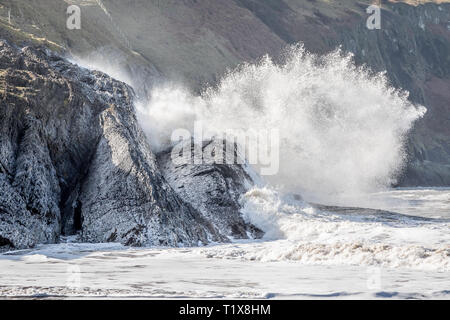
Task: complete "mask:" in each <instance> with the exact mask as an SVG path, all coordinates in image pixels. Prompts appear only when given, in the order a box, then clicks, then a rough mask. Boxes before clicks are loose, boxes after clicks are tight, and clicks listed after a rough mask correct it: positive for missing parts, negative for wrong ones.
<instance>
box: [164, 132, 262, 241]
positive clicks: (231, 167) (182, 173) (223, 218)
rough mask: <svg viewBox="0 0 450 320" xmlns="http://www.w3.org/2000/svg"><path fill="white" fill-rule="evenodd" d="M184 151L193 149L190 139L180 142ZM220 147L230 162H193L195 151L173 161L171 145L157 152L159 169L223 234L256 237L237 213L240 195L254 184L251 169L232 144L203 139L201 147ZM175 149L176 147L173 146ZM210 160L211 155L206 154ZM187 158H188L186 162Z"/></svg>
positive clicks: (205, 149)
mask: <svg viewBox="0 0 450 320" xmlns="http://www.w3.org/2000/svg"><path fill="white" fill-rule="evenodd" d="M182 144H184V146H182V147H180V146H179V148H181V149H185V150H188V149H190V150H195V149H196V147H195V144H194V142H193V141H191V140H189V141H185V142H182ZM220 149H222V152H223V155H222V159H227V157H231V158H230V159H231V161H229V163H234V164H224V161H220V162H219V163H215V162H213V161H210V162H211V163H204V161H205V160H204V159H203V163H202V164H195V162H194V157H195V152H191V154H187V155H183V157H184V159H183V161H182V162H181V163H177V162H176V161H173V160H172V151H173V150H174V149H173V147H171V148H168V149H167V150H165V151H163V152H160V153H159V154H158V163H159V165H160V168H161V171H162V173H163V175H164V177H165V178H166V180H167V181H168V182H169V184H170V185H171V186H172V188H173V189H174V190H175V191H176V192H177V193H178V195H179V196H180V197H181V198H182V199H183V200H184V201H186V202H187V203H189V204H190V205H192V206H193V207H194V208H196V209H198V210H199V212H200V213H201V214H202V215H203V217H204V218H205V219H206V220H208V221H210V222H211V223H212V224H213V225H214V226H215V227H216V228H217V230H219V232H220V233H221V234H222V235H223V236H225V237H231V238H235V239H248V238H258V237H261V236H262V231H260V230H259V229H257V228H256V227H254V226H252V225H249V224H247V223H245V221H244V220H243V218H242V214H241V212H240V209H241V205H240V202H239V200H240V197H241V195H242V194H244V193H245V192H247V191H248V190H249V189H250V188H251V187H253V186H254V185H255V184H257V181H255V180H257V178H255V175H254V174H252V173H251V172H252V171H251V170H252V169H251V168H250V167H249V166H248V165H246V163H245V161H244V160H243V158H242V156H240V155H239V154H238V148H237V146H236V145H235V144H233V145H228V148H227V147H226V146H225V143H223V141H222V140H216V139H215V140H212V141H205V142H204V143H203V146H202V150H203V152H204V153H205V154H208V153H209V154H210V155H211V154H216V153H217V152H220ZM176 150H178V148H177V149H176ZM208 159H211V160H212V157H208ZM186 160H187V161H186Z"/></svg>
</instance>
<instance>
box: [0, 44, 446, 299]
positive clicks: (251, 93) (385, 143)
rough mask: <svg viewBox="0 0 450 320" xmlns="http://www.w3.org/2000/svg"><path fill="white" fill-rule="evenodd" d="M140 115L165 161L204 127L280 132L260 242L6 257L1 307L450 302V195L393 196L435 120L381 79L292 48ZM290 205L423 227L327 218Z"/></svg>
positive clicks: (172, 90) (158, 96) (251, 199)
mask: <svg viewBox="0 0 450 320" xmlns="http://www.w3.org/2000/svg"><path fill="white" fill-rule="evenodd" d="M137 109H138V116H139V119H140V122H141V125H142V126H143V128H144V130H145V131H146V133H147V135H148V137H149V141H150V143H151V144H152V147H153V148H154V149H155V150H160V149H162V148H164V147H165V146H167V144H168V143H169V140H168V139H169V137H170V134H171V132H172V131H173V130H174V129H177V128H186V129H192V125H193V122H194V121H195V120H202V121H203V122H204V124H208V127H207V129H208V130H209V131H211V132H213V133H220V132H221V131H224V130H227V129H248V128H256V129H258V128H278V129H280V134H281V137H282V143H281V152H280V155H281V160H282V161H281V164H280V168H281V170H280V172H279V173H278V174H277V175H276V176H274V177H271V178H270V179H268V180H269V182H271V184H269V185H268V186H266V187H260V188H255V189H253V190H251V191H249V192H248V193H247V194H245V195H244V196H243V198H242V205H243V211H242V212H243V215H244V217H245V219H246V220H247V221H249V222H251V223H253V224H255V225H257V226H258V227H260V228H261V229H262V230H264V231H265V236H264V239H262V240H258V241H244V242H235V243H232V244H227V245H211V246H208V247H201V248H184V249H170V248H165V249H164V248H146V249H131V248H125V247H123V246H121V245H106V244H99V245H88V244H71V243H69V244H59V245H46V246H40V247H39V248H37V249H36V250H27V251H22V252H17V253H13V254H11V255H1V256H0V276H1V278H0V295H6V296H14V295H19V296H20V295H39V294H43V293H45V294H54V295H62V296H82V297H83V296H101V297H105V296H108V297H111V296H120V297H136V296H140V297H200V298H214V297H215V298H218V297H219V298H220V297H228V298H241V297H245V298H272V297H275V298H276V297H284V298H295V297H301V298H305V297H306V298H318V297H319V298H320V297H340V298H346V297H353V298H360V297H363V298H386V297H394V298H449V290H450V280H449V279H450V246H449V243H450V234H449V232H448V230H450V229H449V227H450V221H449V219H450V190H448V189H408V190H401V189H399V190H388V189H387V186H388V185H389V184H390V183H391V182H393V181H395V178H396V175H397V174H398V172H400V170H401V169H402V166H403V163H404V157H405V155H404V140H405V136H406V134H407V132H408V130H409V129H410V128H411V127H412V125H413V123H414V121H415V120H416V119H418V118H419V117H420V116H422V115H423V114H424V112H425V109H424V108H423V107H420V106H413V105H412V104H411V103H409V102H408V100H407V95H406V93H403V92H398V91H395V90H394V89H392V88H391V87H389V85H388V84H387V82H386V78H385V77H384V76H383V75H380V74H378V75H370V73H369V72H368V71H366V70H362V69H360V68H356V67H355V66H354V65H353V64H352V62H351V57H350V56H343V55H342V53H340V52H338V51H337V52H334V53H332V54H329V55H327V56H324V57H317V56H314V55H310V54H308V53H306V52H304V51H303V49H302V48H299V47H295V48H291V49H290V51H288V53H287V56H286V62H285V64H281V65H279V64H275V63H274V62H273V61H271V59H270V58H268V57H266V58H264V59H263V60H261V61H260V62H259V63H258V64H255V65H244V66H241V67H240V68H239V69H237V70H235V71H233V72H230V73H229V74H228V75H227V76H225V77H224V78H223V79H222V81H221V82H220V83H219V85H218V86H217V87H216V88H209V89H206V90H205V92H204V93H203V94H202V96H194V95H192V94H191V93H189V92H188V91H187V90H185V89H184V88H181V87H177V86H176V85H166V86H162V87H158V88H155V89H154V90H153V92H152V99H151V101H150V103H141V104H140V105H139V106H138V108H137ZM275 186H276V187H275ZM289 191H293V192H295V193H300V194H301V195H302V196H303V197H304V198H305V199H307V200H308V201H320V202H323V203H331V204H340V205H358V204H359V205H361V206H365V207H372V208H379V209H384V210H391V211H396V212H399V213H403V214H410V215H415V216H419V217H423V218H426V219H417V218H413V217H405V216H402V215H392V214H389V213H383V212H374V211H371V210H366V209H357V210H343V209H339V208H321V209H319V208H317V207H314V206H312V205H310V204H308V203H307V202H305V201H302V200H298V198H297V197H295V196H291V195H289ZM430 218H439V219H430ZM73 265H76V266H78V267H79V268H80V269H81V275H82V276H81V286H80V287H77V288H69V287H67V283H66V282H67V279H68V278H70V275H68V274H67V272H66V270H67V266H73ZM374 275H375V280H377V279H378V280H379V281H378V285H376V286H374V287H373V286H371V285H369V284H368V283H369V282H370V281H371V279H372V278H373V276H374ZM375 282H377V281H375Z"/></svg>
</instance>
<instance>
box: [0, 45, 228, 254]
mask: <svg viewBox="0 0 450 320" xmlns="http://www.w3.org/2000/svg"><path fill="white" fill-rule="evenodd" d="M132 101H133V92H132V90H131V89H130V88H129V87H128V86H127V85H125V84H124V83H121V82H118V81H115V80H113V79H111V78H110V77H109V76H107V75H105V74H103V73H100V72H95V71H94V72H91V71H89V70H87V69H83V68H80V67H78V66H76V65H73V64H70V63H68V62H67V61H66V60H64V59H62V58H60V57H58V56H56V55H54V54H53V53H51V52H50V51H48V50H46V49H43V48H32V47H25V48H23V49H19V48H15V47H13V46H11V45H9V44H8V43H6V42H4V41H1V42H0V130H1V132H0V247H4V248H26V247H31V246H33V245H35V244H37V243H54V242H57V241H58V239H59V236H60V234H61V233H62V234H74V233H76V232H80V237H81V240H82V241H88V242H105V241H117V242H121V243H124V244H127V245H135V246H139V245H186V246H189V245H197V244H198V243H199V242H201V243H207V242H208V241H211V240H212V241H225V240H226V239H225V238H224V237H222V236H220V235H219V233H218V232H217V231H216V230H215V228H214V227H213V226H212V225H211V224H210V223H209V222H207V221H206V220H205V219H204V218H203V216H202V215H200V214H199V213H198V212H197V211H196V210H195V209H194V208H192V207H191V206H190V205H189V204H186V203H185V202H184V201H183V200H182V199H180V197H179V196H178V195H177V194H176V193H175V192H174V191H173V190H172V188H171V187H170V186H169V184H167V182H166V181H165V180H164V178H163V177H162V175H161V173H160V172H159V170H158V167H157V163H156V158H155V156H154V155H153V154H152V152H151V150H150V147H149V145H148V143H147V141H146V138H145V137H144V134H143V132H142V131H141V129H140V127H139V126H138V123H137V120H136V117H135V113H134V107H133V104H132Z"/></svg>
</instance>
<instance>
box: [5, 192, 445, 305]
mask: <svg viewBox="0 0 450 320" xmlns="http://www.w3.org/2000/svg"><path fill="white" fill-rule="evenodd" d="M374 196H376V197H377V198H380V197H381V196H380V194H376V195H374ZM383 197H384V198H385V199H389V198H395V206H396V208H397V209H399V211H402V212H404V213H406V214H417V213H418V211H420V212H428V213H430V212H440V215H441V218H445V219H447V220H446V221H445V220H423V221H421V220H414V219H413V218H408V217H404V216H403V217H402V216H398V215H397V216H395V215H394V216H389V215H381V216H380V215H375V216H374V215H372V213H371V212H370V211H367V210H364V209H361V210H356V211H354V212H351V213H349V212H347V213H345V212H342V211H341V212H340V213H333V212H326V211H319V210H317V209H314V208H312V207H310V206H308V205H305V204H302V203H301V202H298V201H296V200H294V199H292V198H290V197H281V199H280V197H279V195H278V194H276V192H275V191H273V190H268V189H262V190H254V191H252V192H250V193H249V194H247V195H246V198H247V199H246V200H244V201H247V202H249V204H247V205H246V216H247V218H249V219H253V222H254V223H257V224H258V225H260V226H261V227H262V228H264V229H265V230H266V231H268V234H267V235H266V238H267V239H265V240H261V241H244V242H242V241H241V242H235V243H233V244H225V245H211V246H208V247H200V248H141V249H137V248H127V247H124V246H122V245H120V244H82V243H70V242H69V243H61V244H56V245H41V246H38V247H37V248H36V249H30V250H22V251H17V252H11V253H8V254H3V255H0V297H1V296H5V297H17V296H35V297H47V296H56V297H91V298H92V297H99V298H114V297H128V298H168V297H171V298H285V299H286V298H288V299H290V298H308V299H317V298H333V297H334V298H341V299H347V298H390V297H392V298H444V299H450V246H449V236H448V230H449V223H450V220H449V219H450V205H449V201H450V189H408V190H390V191H385V192H384V195H383ZM412 199H414V204H415V206H414V208H411V207H410V206H411V200H412ZM383 203H388V201H384V202H383ZM444 206H445V208H446V210H444ZM254 209H257V211H254ZM268 222H270V223H268ZM272 238H275V239H278V240H270V239H272ZM74 268H75V269H74ZM73 270H78V271H79V272H80V273H79V274H78V275H79V279H80V282H79V285H77V282H75V283H74V282H73V281H74V279H77V274H74V272H73Z"/></svg>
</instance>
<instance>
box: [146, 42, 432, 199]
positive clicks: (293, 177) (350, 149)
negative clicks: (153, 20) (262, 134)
mask: <svg viewBox="0 0 450 320" xmlns="http://www.w3.org/2000/svg"><path fill="white" fill-rule="evenodd" d="M407 98H408V93H407V92H405V91H400V90H396V89H394V88H393V87H392V86H390V84H389V82H388V80H387V77H386V75H385V74H383V73H378V74H374V73H373V72H371V71H370V70H368V69H367V68H364V67H357V66H355V64H354V62H353V57H352V55H350V54H344V53H343V52H341V51H340V50H336V51H334V52H332V53H329V54H327V55H323V56H318V55H314V54H311V53H308V52H307V51H305V50H304V49H303V47H302V46H300V45H298V46H293V47H290V48H289V49H288V50H287V51H286V54H285V59H284V62H283V63H275V62H274V60H273V59H272V58H270V57H268V56H265V57H263V58H262V59H261V60H260V61H259V62H257V63H255V64H243V65H241V66H239V67H238V68H237V69H235V70H233V71H230V72H228V73H227V74H226V75H225V76H224V77H223V78H222V79H221V80H220V81H219V83H218V84H217V86H214V87H208V88H206V89H205V90H204V92H203V93H202V94H201V95H200V96H195V95H193V94H191V93H190V92H189V91H188V90H187V89H184V88H182V87H177V86H176V85H173V84H167V85H165V86H160V87H157V88H155V89H154V90H153V92H152V97H151V100H150V102H149V103H148V104H141V105H140V106H139V107H138V117H139V119H140V122H141V124H142V126H143V127H144V130H145V131H146V133H147V135H148V137H149V139H150V142H151V144H152V146H153V147H154V148H155V149H156V150H158V149H161V148H163V147H164V146H166V145H167V144H168V143H169V138H170V135H171V133H172V132H173V130H174V129H177V128H186V129H190V130H192V126H193V123H194V121H196V120H197V121H199V120H201V121H202V122H203V124H204V125H206V126H207V128H206V129H207V130H208V132H212V133H217V134H220V133H221V132H224V131H226V130H229V129H242V130H248V129H249V128H252V129H270V128H277V129H279V132H280V138H281V141H280V166H279V167H280V169H279V172H278V174H276V175H274V176H269V177H266V179H267V181H268V182H270V183H271V184H273V185H277V186H281V187H282V188H284V189H286V190H288V191H292V192H297V193H301V194H303V195H305V196H306V197H307V198H309V199H311V200H315V201H323V202H329V201H333V199H338V198H340V197H347V196H349V195H354V194H355V195H356V194H361V193H366V192H373V191H376V190H379V189H382V188H385V187H388V186H390V185H391V184H392V183H394V182H395V179H396V177H398V175H399V173H401V170H402V169H403V165H404V163H405V159H406V154H405V139H406V136H407V133H408V131H409V130H410V129H411V127H412V125H413V123H414V121H415V120H417V119H418V118H420V117H421V116H423V115H424V113H425V112H426V109H425V108H424V107H422V106H415V105H413V104H412V103H411V102H409V101H408V99H407Z"/></svg>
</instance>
